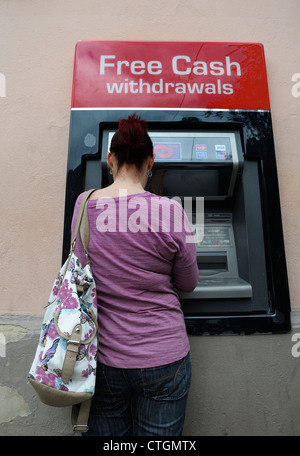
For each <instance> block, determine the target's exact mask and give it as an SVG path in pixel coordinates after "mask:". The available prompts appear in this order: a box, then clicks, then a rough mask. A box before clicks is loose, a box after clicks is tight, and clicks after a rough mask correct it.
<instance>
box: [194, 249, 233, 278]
mask: <svg viewBox="0 0 300 456" xmlns="http://www.w3.org/2000/svg"><path fill="white" fill-rule="evenodd" d="M197 264H198V268H199V271H201V274H204V275H206V274H207V275H209V274H214V273H218V272H220V271H223V272H225V271H227V270H228V268H227V255H226V252H214V253H202V254H201V253H199V254H198V255H197Z"/></svg>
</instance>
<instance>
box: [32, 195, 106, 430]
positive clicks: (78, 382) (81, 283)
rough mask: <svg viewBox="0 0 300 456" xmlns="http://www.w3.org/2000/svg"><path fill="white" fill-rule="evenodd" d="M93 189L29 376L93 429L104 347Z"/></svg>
mask: <svg viewBox="0 0 300 456" xmlns="http://www.w3.org/2000/svg"><path fill="white" fill-rule="evenodd" d="M93 191H95V190H89V191H88V192H86V193H85V194H84V195H83V198H82V201H81V204H80V208H79V212H78V217H77V222H76V227H75V232H74V238H73V240H72V243H71V250H70V253H69V256H68V259H67V260H66V262H65V263H64V265H63V266H62V268H61V270H60V272H59V274H58V277H57V279H56V280H55V282H54V285H53V288H52V290H51V293H50V297H49V302H48V305H47V309H46V312H45V315H44V319H43V323H42V328H41V333H40V339H39V343H38V347H37V350H36V354H35V358H34V361H33V363H32V366H31V369H30V372H29V374H28V379H29V382H30V383H31V384H32V386H33V388H34V389H35V391H36V392H37V394H38V396H39V398H40V400H41V401H42V402H43V403H45V404H47V405H52V406H55V407H65V406H73V410H72V421H73V428H74V430H76V431H80V432H86V431H87V430H88V427H87V421H88V416H89V411H90V404H91V398H92V395H93V394H94V391H95V382H96V363H97V346H98V343H97V342H98V326H97V296H96V286H95V282H94V278H93V275H92V271H91V268H90V264H89V260H88V244H89V225H88V213H87V201H88V198H89V196H90V195H91V193H92V192H93ZM79 229H80V236H81V240H82V244H83V246H84V250H85V254H86V257H87V260H88V261H87V265H86V266H85V267H84V268H83V267H82V266H81V264H80V262H79V260H78V258H77V257H76V255H75V253H74V249H75V244H76V239H77V234H78V232H79ZM76 415H77V416H76Z"/></svg>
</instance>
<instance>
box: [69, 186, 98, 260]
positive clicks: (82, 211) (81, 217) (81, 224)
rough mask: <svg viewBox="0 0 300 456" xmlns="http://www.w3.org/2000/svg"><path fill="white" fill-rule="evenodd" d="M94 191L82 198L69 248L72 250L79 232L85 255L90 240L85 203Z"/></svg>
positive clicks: (87, 192)
mask: <svg viewBox="0 0 300 456" xmlns="http://www.w3.org/2000/svg"><path fill="white" fill-rule="evenodd" d="M96 190H97V189H96V188H93V189H91V190H88V191H86V192H85V193H84V195H83V196H82V199H81V202H80V206H79V210H78V215H77V220H76V225H75V230H74V236H73V239H72V243H71V248H72V249H73V250H74V248H75V244H76V239H77V235H78V231H79V230H80V237H81V241H82V244H83V248H84V251H85V253H86V255H87V252H88V246H89V238H90V233H89V219H88V211H87V201H88V199H89V197H90V196H91V194H92V193H94V192H95V191H96Z"/></svg>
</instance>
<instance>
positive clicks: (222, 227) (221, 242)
mask: <svg viewBox="0 0 300 456" xmlns="http://www.w3.org/2000/svg"><path fill="white" fill-rule="evenodd" d="M194 235H195V243H196V250H197V264H198V268H199V281H198V284H197V287H196V288H195V290H194V291H193V293H192V294H190V295H188V294H187V293H179V296H180V298H182V299H185V298H189V299H229V298H251V297H252V286H251V284H250V283H249V282H248V281H247V280H244V279H243V278H241V277H240V275H239V270H238V261H237V252H236V245H235V239H234V231H233V225H232V217H231V214H214V215H213V214H205V216H204V230H203V227H201V226H200V225H194ZM221 246H222V250H221V249H220V247H221Z"/></svg>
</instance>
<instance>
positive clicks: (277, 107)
mask: <svg viewBox="0 0 300 456" xmlns="http://www.w3.org/2000/svg"><path fill="white" fill-rule="evenodd" d="M299 23H300V3H299V1H298V0H288V1H285V0H265V1H263V2H262V1H260V0H244V1H243V2H242V3H241V2H240V1H239V0H230V1H224V0H215V1H214V2H207V1H206V0H188V1H184V0H164V1H163V2H162V1H160V0H151V2H150V1H148V0H127V1H126V2H124V1H123V0H111V1H110V2H107V1H106V0H99V1H96V0H87V1H85V2H81V1H74V0H72V1H71V0H64V1H63V2H61V1H58V0H53V1H52V2H50V3H49V2H48V3H46V2H38V1H36V0H27V1H26V2H22V1H20V0H9V1H8V0H2V1H1V2H0V41H1V48H0V73H1V74H3V75H4V76H5V83H6V97H0V125H1V128H0V145H1V146H0V154H1V180H0V191H1V201H0V205H1V214H2V217H1V220H0V232H1V241H0V257H1V264H0V277H1V278H2V280H1V284H0V291H1V295H0V296H1V298H0V313H16V314H25V315H26V314H41V313H43V309H42V306H43V303H44V302H46V300H47V299H48V294H49V287H50V286H51V285H52V280H53V278H54V277H55V275H56V273H57V268H58V265H59V264H60V260H61V246H62V234H63V214H64V192H65V178H66V162H67V150H68V135H69V115H70V102H71V88H72V73H73V63H74V50H75V44H76V42H77V41H78V40H82V39H95V40H110V39H111V40H182V41H191V40H194V41H242V42H251V41H254V42H261V43H263V45H264V47H265V54H266V62H267V71H268V79H269V91H270V99H271V109H272V118H273V126H274V137H275V146H276V155H277V163H278V174H279V184H280V191H281V204H282V217H283V225H284V235H285V241H286V254H287V262H288V271H289V279H290V291H291V299H292V306H293V307H300V301H299V296H300V280H299V271H300V267H299V262H300V255H299V253H300V241H299V236H298V233H299V230H300V212H299V211H298V210H295V208H298V207H299V204H300V182H299V175H300V159H299V144H300V130H299V120H300V97H299V98H298V97H293V95H292V87H293V85H294V84H295V83H293V82H292V76H293V74H297V73H300V55H299V52H298V44H299V41H300V27H299ZM299 94H300V90H299ZM19 268H20V269H19ZM16 271H18V281H17V284H16V281H15V273H16ZM37 284H38V287H37V286H36V285H37ZM32 290H34V299H33V297H32Z"/></svg>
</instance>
